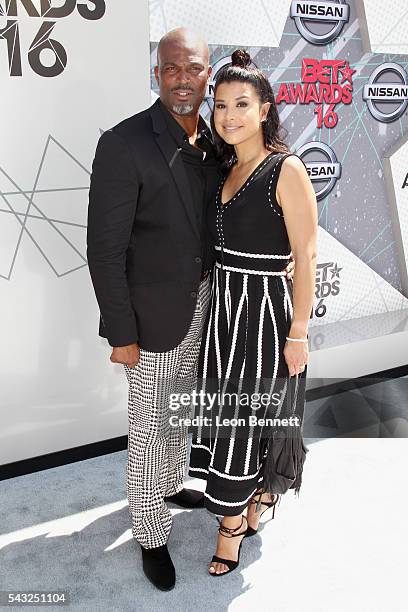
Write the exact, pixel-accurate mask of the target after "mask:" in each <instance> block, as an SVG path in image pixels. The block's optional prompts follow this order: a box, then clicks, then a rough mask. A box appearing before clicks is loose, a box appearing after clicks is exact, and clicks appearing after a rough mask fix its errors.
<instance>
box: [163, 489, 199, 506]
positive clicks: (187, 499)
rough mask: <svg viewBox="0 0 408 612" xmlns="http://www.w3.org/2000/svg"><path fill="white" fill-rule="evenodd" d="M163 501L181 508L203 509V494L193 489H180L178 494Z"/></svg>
mask: <svg viewBox="0 0 408 612" xmlns="http://www.w3.org/2000/svg"><path fill="white" fill-rule="evenodd" d="M164 499H165V501H168V502H171V503H172V504H177V506H181V507H182V508H204V493H201V491H196V490H195V489H182V490H181V491H179V493H176V494H175V495H171V496H170V497H165V498H164Z"/></svg>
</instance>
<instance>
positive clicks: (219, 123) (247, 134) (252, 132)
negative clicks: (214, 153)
mask: <svg viewBox="0 0 408 612" xmlns="http://www.w3.org/2000/svg"><path fill="white" fill-rule="evenodd" d="M269 107H270V102H265V103H264V104H261V102H260V100H259V97H258V94H257V92H256V89H255V87H254V86H253V85H251V84H250V83H242V82H240V81H231V82H230V83H221V84H220V85H219V86H218V87H217V90H216V94H215V100H214V125H215V129H216V130H217V133H218V135H219V136H220V137H221V138H222V139H223V140H225V142H226V143H227V144H229V145H238V144H241V143H243V142H245V141H246V140H248V139H250V138H253V137H256V135H257V134H261V121H262V119H265V118H266V116H267V114H268V110H269Z"/></svg>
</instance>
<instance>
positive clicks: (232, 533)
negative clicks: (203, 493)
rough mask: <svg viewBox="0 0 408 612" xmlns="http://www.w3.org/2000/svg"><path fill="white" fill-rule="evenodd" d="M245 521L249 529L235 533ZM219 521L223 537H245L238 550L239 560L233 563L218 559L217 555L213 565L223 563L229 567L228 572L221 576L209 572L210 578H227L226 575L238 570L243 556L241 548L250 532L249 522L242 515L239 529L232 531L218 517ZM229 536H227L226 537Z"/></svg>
mask: <svg viewBox="0 0 408 612" xmlns="http://www.w3.org/2000/svg"><path fill="white" fill-rule="evenodd" d="M244 519H245V520H246V522H247V528H246V529H245V531H241V533H235V532H236V531H239V530H240V529H241V527H242V525H243V523H244ZM217 521H218V522H219V524H220V526H219V528H218V533H220V534H221V535H223V536H224V537H228V538H236V537H237V536H243V538H242V540H241V543H240V545H239V548H238V559H237V560H236V561H233V560H232V559H222V558H221V557H218V556H217V555H213V558H212V559H211V563H214V562H216V563H223V564H224V565H226V566H227V567H228V571H226V572H221V573H220V574H217V573H216V572H210V571H209V572H208V573H209V574H210V576H225V574H230V573H231V572H232V571H233V570H234V569H236V568H237V567H238V565H239V558H240V556H241V546H242V542H243V541H244V539H245V536H246V535H247V530H248V520H247V517H246V516H244V515H242V521H241V524H240V525H239V527H236V528H235V529H232V527H224V525H223V524H222V522H221V521H220V520H219V518H218V517H217ZM225 534H227V535H225Z"/></svg>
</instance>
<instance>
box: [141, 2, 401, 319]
mask: <svg viewBox="0 0 408 612" xmlns="http://www.w3.org/2000/svg"><path fill="white" fill-rule="evenodd" d="M197 24H199V29H200V32H201V33H202V34H203V35H204V36H205V37H206V40H207V41H208V42H209V44H210V49H211V64H212V66H213V75H212V76H213V82H212V83H210V84H209V87H208V91H207V96H206V100H205V102H204V103H203V106H202V114H203V116H204V117H206V118H207V119H209V117H210V114H211V111H212V107H213V97H212V91H213V83H214V80H215V79H216V77H217V73H218V72H219V71H220V70H221V69H222V68H223V67H224V66H225V65H226V64H228V63H229V62H230V57H231V53H232V52H233V51H234V50H235V49H236V48H238V47H241V46H243V47H245V48H246V49H247V50H248V51H249V53H250V55H251V57H252V59H253V63H254V64H255V65H256V66H257V67H258V68H260V69H261V70H263V71H264V73H265V74H266V75H267V76H268V78H269V80H270V82H271V84H272V86H273V90H274V94H275V98H276V102H277V105H278V110H279V114H280V119H281V122H282V124H283V126H284V127H285V128H286V129H287V131H288V136H287V142H288V144H289V146H290V148H291V149H292V150H293V151H294V152H296V153H297V154H298V155H300V156H301V157H302V159H303V160H304V162H305V163H306V165H307V167H308V171H309V175H310V178H311V180H312V182H313V185H314V188H315V192H316V196H317V201H318V206H319V236H318V251H319V257H318V264H317V277H316V299H315V304H314V309H313V315H312V319H311V326H315V325H319V326H321V325H324V324H327V323H334V322H338V321H344V320H347V319H354V318H358V317H364V316H366V315H372V314H376V313H383V312H388V311H395V310H400V309H406V308H407V307H408V299H407V298H408V277H407V263H408V202H407V197H408V144H407V143H406V141H407V134H408V120H407V106H408V73H407V70H408V36H407V32H408V7H407V3H406V2H405V0H396V1H395V2H392V3H389V6H388V3H387V7H386V9H385V6H384V2H382V1H381V0H366V2H363V1H361V2H355V1H353V0H350V1H348V2H346V1H343V0H339V1H319V2H314V1H311V0H307V1H303V2H296V1H294V0H293V1H289V0H279V2H272V1H265V0H240V1H239V2H235V1H234V0H224V1H223V2H208V1H206V0H196V1H195V2H183V1H180V0H163V1H160V2H154V1H151V2H150V38H151V45H150V48H151V65H152V67H153V65H154V64H155V63H156V48H157V42H158V41H159V40H160V37H161V36H162V35H163V34H164V33H165V31H167V30H170V29H172V28H174V27H177V26H180V25H185V26H189V27H192V28H197V27H198V25H197ZM151 84H152V90H153V93H154V94H157V86H156V83H155V81H154V80H153V79H152V81H151Z"/></svg>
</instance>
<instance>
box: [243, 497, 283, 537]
mask: <svg viewBox="0 0 408 612" xmlns="http://www.w3.org/2000/svg"><path fill="white" fill-rule="evenodd" d="M260 495H261V491H257V492H256V493H254V495H253V497H252V498H251V500H250V502H249V504H248V507H247V519H248V527H250V528H251V529H253V530H254V531H257V530H258V527H259V521H260V519H261V515H262V514H263V513H264V512H265V511H266V510H267V509H268V506H267V505H266V504H265V503H263V502H267V503H270V502H274V501H277V500H276V498H277V497H278V496H277V495H274V494H273V493H262V495H261V505H260V507H259V508H258V506H259V504H258V503H257V502H258V501H259V496H260ZM257 508H258V511H257Z"/></svg>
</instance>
